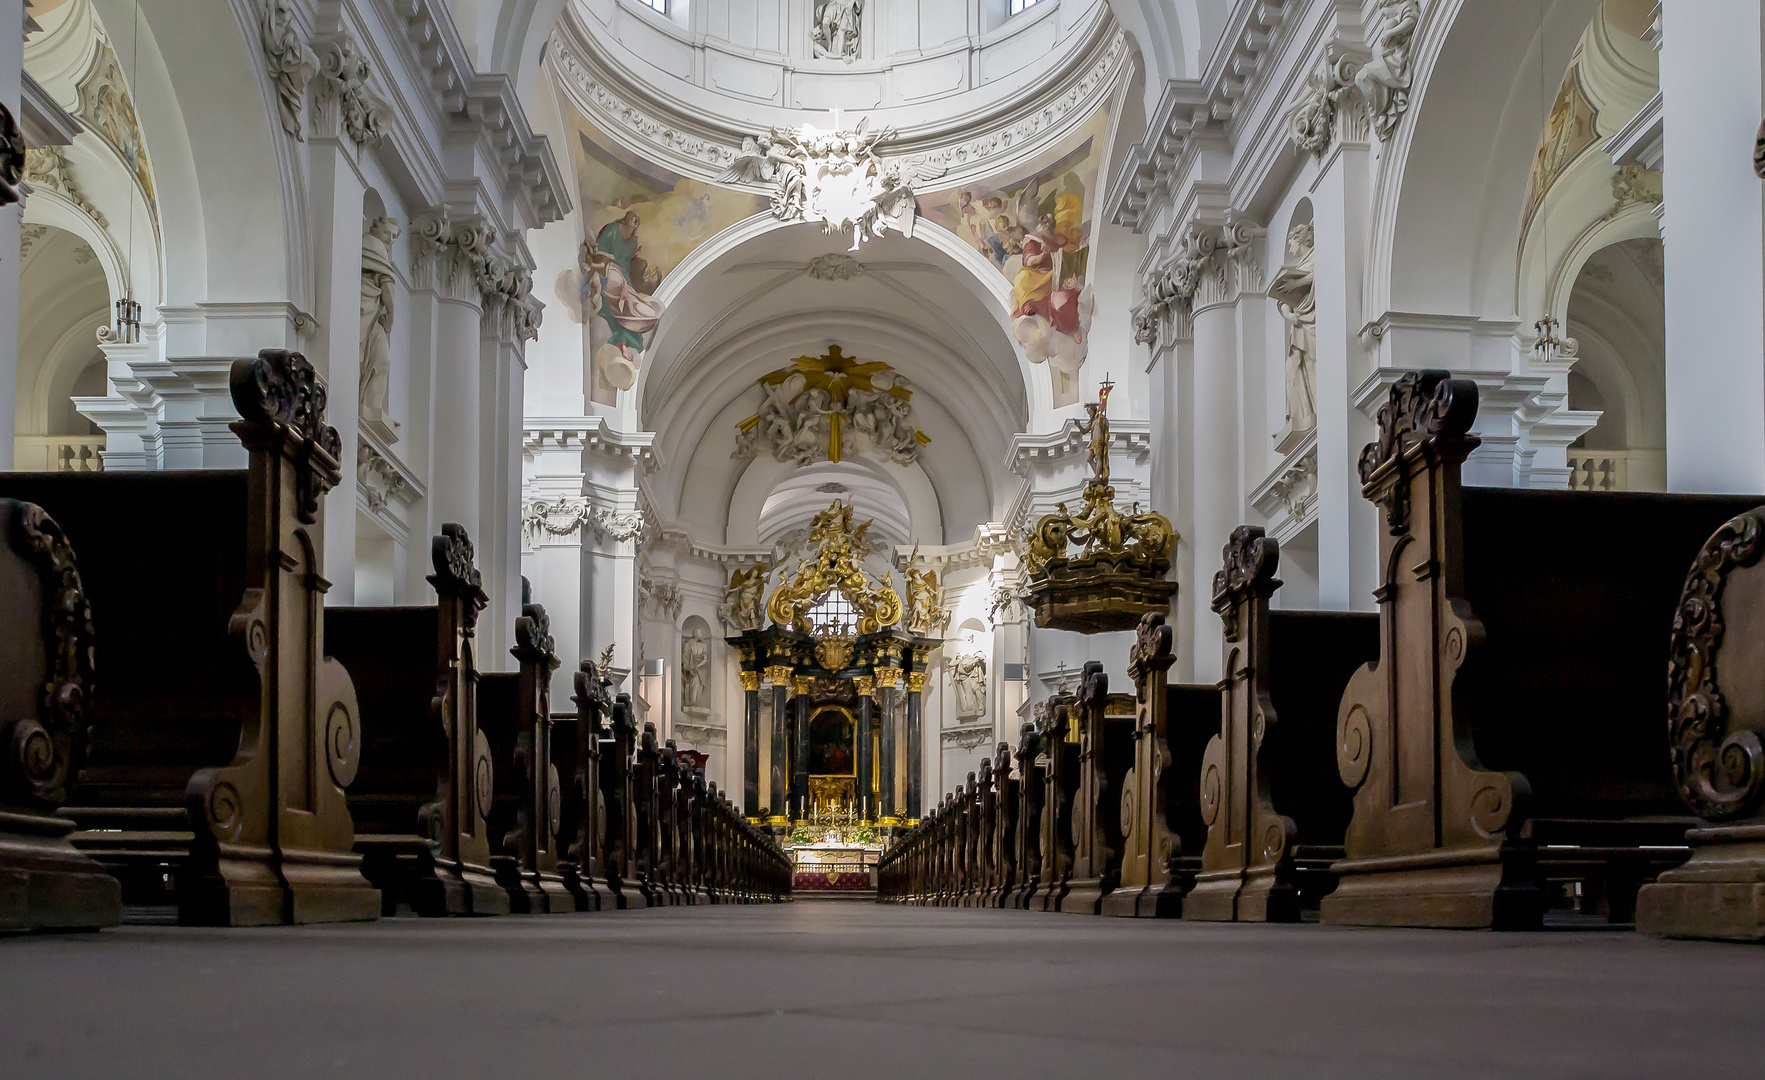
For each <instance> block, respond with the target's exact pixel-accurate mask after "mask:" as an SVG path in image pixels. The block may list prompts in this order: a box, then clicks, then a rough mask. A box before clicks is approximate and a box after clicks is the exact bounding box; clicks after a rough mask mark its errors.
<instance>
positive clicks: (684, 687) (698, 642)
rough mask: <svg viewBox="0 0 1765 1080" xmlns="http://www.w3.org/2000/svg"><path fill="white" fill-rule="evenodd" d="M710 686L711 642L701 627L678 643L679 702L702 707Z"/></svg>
mask: <svg viewBox="0 0 1765 1080" xmlns="http://www.w3.org/2000/svg"><path fill="white" fill-rule="evenodd" d="M710 688H711V643H710V641H709V640H708V639H706V637H705V631H704V628H703V627H698V626H695V627H693V632H692V634H691V635H690V636H688V637H687V638H686V639H685V640H684V641H682V642H681V643H680V703H681V705H682V706H683V707H684V708H688V709H703V708H705V707H706V706H705V699H706V697H707V696H708V694H709V691H710Z"/></svg>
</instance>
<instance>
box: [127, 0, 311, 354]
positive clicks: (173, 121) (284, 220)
mask: <svg viewBox="0 0 1765 1080" xmlns="http://www.w3.org/2000/svg"><path fill="white" fill-rule="evenodd" d="M139 10H140V12H141V20H140V25H141V29H142V33H141V35H140V41H139V43H138V49H137V48H136V42H135V41H134V40H133V39H134V30H133V28H132V27H129V26H127V25H126V24H125V26H123V27H108V26H107V30H108V31H109V32H110V33H111V37H112V41H113V42H114V43H115V46H116V48H117V50H118V52H119V54H122V53H124V52H125V51H128V50H133V55H135V56H137V57H138V60H137V70H136V72H135V73H134V78H133V85H132V88H133V90H134V93H135V97H136V108H137V111H138V112H139V114H140V118H141V127H142V136H143V138H144V139H145V141H146V143H147V148H148V156H149V158H150V160H151V161H152V163H153V167H154V170H155V173H156V178H157V179H158V180H159V183H158V184H157V187H158V190H159V192H160V196H161V197H160V213H161V222H160V224H161V228H162V230H163V233H164V235H166V236H167V237H168V238H174V242H173V243H171V244H170V245H168V250H167V253H166V275H167V284H168V288H167V295H166V302H167V303H169V304H171V305H173V306H186V305H189V304H193V303H196V302H207V303H228V302H247V303H255V302H264V301H275V300H286V301H289V302H291V303H293V304H295V305H296V306H297V307H300V308H303V309H304V308H307V307H310V303H309V301H308V295H309V293H310V282H309V281H308V280H307V277H308V268H307V259H306V256H305V250H306V243H305V240H304V237H305V214H304V210H303V207H304V202H303V200H302V199H301V197H300V192H301V190H302V187H303V179H302V174H303V170H302V168H301V163H300V161H299V159H298V158H297V156H296V155H295V154H294V152H293V149H292V146H291V140H289V139H288V138H287V136H285V135H284V133H283V131H282V127H281V122H280V119H279V115H280V106H279V105H278V104H277V102H276V100H275V89H274V84H273V83H272V81H271V80H270V78H269V75H268V70H267V64H268V61H267V59H266V58H265V56H264V53H263V50H262V49H261V48H259V47H257V42H258V34H259V30H258V25H257V20H258V16H259V10H258V5H256V4H253V3H250V2H249V0H139ZM177 238H182V240H179V239H177ZM183 241H188V242H183ZM289 332H290V334H292V326H290V330H289Z"/></svg>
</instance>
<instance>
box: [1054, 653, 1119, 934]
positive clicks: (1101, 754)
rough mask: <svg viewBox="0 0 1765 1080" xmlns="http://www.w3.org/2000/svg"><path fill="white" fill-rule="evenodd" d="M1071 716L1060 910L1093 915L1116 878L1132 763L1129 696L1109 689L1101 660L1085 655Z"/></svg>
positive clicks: (1098, 909)
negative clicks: (1068, 867)
mask: <svg viewBox="0 0 1765 1080" xmlns="http://www.w3.org/2000/svg"><path fill="white" fill-rule="evenodd" d="M1073 715H1074V717H1075V719H1076V720H1077V721H1078V725H1079V739H1080V742H1079V789H1078V791H1077V793H1076V795H1075V802H1074V805H1073V826H1072V828H1073V863H1072V867H1073V868H1072V876H1071V878H1070V879H1069V880H1068V882H1067V888H1066V896H1065V897H1064V898H1063V899H1062V900H1061V902H1060V910H1061V911H1063V912H1067V913H1069V914H1075V915H1096V914H1099V913H1100V912H1101V910H1102V905H1103V899H1104V897H1106V896H1108V895H1109V894H1110V893H1111V892H1113V891H1114V890H1115V888H1116V886H1117V885H1118V884H1120V882H1121V873H1122V855H1123V848H1122V789H1123V786H1124V785H1125V784H1126V782H1127V777H1128V773H1129V772H1130V771H1131V770H1132V769H1133V767H1134V726H1135V725H1134V716H1135V710H1134V699H1133V698H1131V697H1129V696H1128V695H1126V694H1111V693H1110V692H1109V675H1108V673H1107V672H1105V671H1104V670H1103V665H1102V663H1100V662H1098V661H1096V660H1087V661H1086V662H1085V666H1084V669H1083V671H1082V672H1081V674H1080V676H1079V695H1078V700H1077V702H1076V703H1075V704H1074V714H1073Z"/></svg>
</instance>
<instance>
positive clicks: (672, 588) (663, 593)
mask: <svg viewBox="0 0 1765 1080" xmlns="http://www.w3.org/2000/svg"><path fill="white" fill-rule="evenodd" d="M637 598H638V599H637V603H638V607H639V608H640V609H641V610H644V611H648V612H651V613H652V614H654V615H656V616H658V617H662V618H666V619H667V620H668V621H669V622H675V621H677V620H678V619H679V618H680V610H681V608H682V607H684V606H685V603H686V602H685V600H684V599H683V598H682V597H681V595H680V583H679V582H678V581H672V580H668V579H665V578H651V577H650V576H649V575H648V574H645V575H643V576H642V577H640V578H638V581H637Z"/></svg>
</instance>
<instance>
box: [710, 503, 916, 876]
mask: <svg viewBox="0 0 1765 1080" xmlns="http://www.w3.org/2000/svg"><path fill="white" fill-rule="evenodd" d="M870 525H871V523H870V522H868V521H866V522H863V523H861V524H857V525H854V524H853V521H852V507H851V505H850V504H847V503H838V502H836V503H834V504H833V505H832V506H831V507H829V508H828V509H827V510H824V511H822V512H821V513H820V514H817V515H816V516H815V519H814V520H813V521H812V522H811V524H810V530H809V539H808V546H807V548H806V550H805V552H804V555H803V558H802V561H801V562H799V563H798V564H797V566H796V567H795V572H794V574H791V575H788V576H787V575H785V574H783V573H782V572H781V573H780V580H779V581H778V583H777V584H776V585H775V586H774V588H773V589H772V592H771V593H770V595H769V596H768V597H767V600H766V605H765V613H766V617H767V620H768V622H769V625H767V626H765V627H764V628H760V629H752V630H745V631H743V632H742V633H740V634H737V635H735V636H733V637H730V638H727V639H725V640H727V641H728V643H729V644H730V646H731V647H733V648H734V649H735V650H736V652H737V655H739V656H740V658H741V680H742V689H743V697H744V717H743V721H744V722H743V762H744V773H743V792H742V805H743V809H744V812H745V813H746V815H747V817H748V819H749V820H750V821H753V822H754V823H755V824H760V825H764V826H767V827H769V828H771V829H772V830H773V832H774V834H775V835H776V836H777V837H778V838H779V840H780V842H782V843H784V844H785V846H786V847H787V848H790V849H793V851H794V850H795V849H797V848H804V849H810V848H816V849H818V850H821V851H826V852H833V851H836V850H838V851H842V852H844V854H843V855H842V856H841V857H840V859H839V860H838V861H839V862H840V864H841V865H844V864H846V863H855V865H862V866H868V865H871V864H873V863H874V858H871V859H869V861H865V860H864V859H863V858H862V857H858V856H854V855H853V852H858V853H860V856H861V853H862V852H863V851H865V850H869V849H872V848H874V849H875V850H881V847H882V844H883V843H884V842H885V841H886V840H887V839H888V838H889V837H890V836H891V835H892V834H893V833H894V831H895V830H897V829H901V828H904V827H910V826H912V825H914V824H916V823H917V822H918V820H919V816H920V813H921V810H922V800H923V797H924V796H923V789H922V784H921V773H922V769H923V760H924V744H923V732H922V722H921V721H922V717H921V709H920V695H921V692H922V690H923V689H924V686H925V679H926V665H927V663H928V661H929V659H930V657H931V654H932V650H934V649H936V648H938V647H939V646H940V645H941V644H942V640H941V639H939V638H934V637H931V636H929V631H930V630H931V627H932V624H933V621H934V620H933V619H932V618H931V617H930V615H931V611H930V610H929V609H930V608H935V606H936V602H937V599H936V586H935V581H928V580H926V579H927V578H930V574H929V572H925V573H924V574H922V575H916V574H915V573H914V571H913V570H912V569H911V568H910V569H909V570H908V571H907V573H906V575H905V576H906V583H907V588H908V602H907V603H906V604H903V603H902V599H901V593H900V591H899V590H897V589H896V588H895V586H894V584H893V582H892V580H890V578H889V577H888V576H886V575H884V576H878V575H873V574H871V573H869V572H868V571H866V569H865V568H864V562H865V559H866V558H867V557H868V556H869V555H871V554H872V553H873V550H874V546H873V544H872V542H871V541H870V540H869V539H868V531H869V528H870ZM755 573H759V572H758V571H756V572H755ZM767 576H769V575H767ZM751 586H752V587H753V588H756V589H760V588H763V586H764V578H757V579H756V580H754V581H753V582H751ZM807 855H808V852H807V851H805V859H804V860H800V865H801V864H803V863H804V862H807V861H816V860H820V858H821V857H820V856H816V857H815V860H809V859H808V858H807ZM828 865H829V866H831V865H833V864H832V863H829V864H828Z"/></svg>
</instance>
